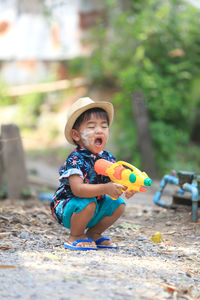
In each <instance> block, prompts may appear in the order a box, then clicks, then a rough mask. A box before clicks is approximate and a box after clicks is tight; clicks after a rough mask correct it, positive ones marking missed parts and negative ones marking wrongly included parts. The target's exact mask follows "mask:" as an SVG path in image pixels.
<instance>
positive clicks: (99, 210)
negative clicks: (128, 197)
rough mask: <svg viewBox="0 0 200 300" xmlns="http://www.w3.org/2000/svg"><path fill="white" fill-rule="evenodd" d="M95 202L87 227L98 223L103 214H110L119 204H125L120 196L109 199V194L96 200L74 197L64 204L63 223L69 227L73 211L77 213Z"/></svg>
mask: <svg viewBox="0 0 200 300" xmlns="http://www.w3.org/2000/svg"><path fill="white" fill-rule="evenodd" d="M91 202H95V204H96V209H95V213H94V215H93V217H92V219H91V220H90V221H89V223H88V224H87V226H86V227H87V228H90V227H93V226H95V225H96V224H98V223H99V222H100V221H101V219H103V218H104V217H105V216H111V215H112V213H113V212H114V211H115V210H116V209H117V208H118V207H119V206H120V205H121V204H125V202H124V200H123V199H122V198H118V199H117V200H113V199H111V198H110V197H109V196H107V195H106V196H105V198H104V199H103V200H100V201H98V202H97V200H96V198H95V197H94V198H78V197H74V198H73V199H71V200H70V201H69V202H68V203H67V204H66V206H65V209H64V213H63V225H64V226H65V227H67V228H70V222H71V217H72V214H73V213H79V212H80V211H82V210H83V209H84V208H85V207H86V206H87V205H88V204H90V203H91ZM125 205H126V204H125Z"/></svg>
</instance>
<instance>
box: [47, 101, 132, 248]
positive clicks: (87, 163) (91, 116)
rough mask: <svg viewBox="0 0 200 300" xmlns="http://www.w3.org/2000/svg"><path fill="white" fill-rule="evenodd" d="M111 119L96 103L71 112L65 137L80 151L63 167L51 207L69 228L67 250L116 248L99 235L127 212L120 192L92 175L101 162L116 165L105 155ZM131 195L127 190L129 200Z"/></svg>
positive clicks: (102, 105)
mask: <svg viewBox="0 0 200 300" xmlns="http://www.w3.org/2000/svg"><path fill="white" fill-rule="evenodd" d="M112 119H113V106H112V104H111V103H109V102H103V101H100V102H94V101H93V100H91V99H90V98H88V97H85V98H80V99H79V100H77V101H76V102H75V103H74V104H73V105H72V106H71V108H70V110H69V113H68V118H67V123H66V126H65V137H66V139H67V141H68V142H69V143H71V144H72V145H76V149H75V150H74V151H73V152H72V153H71V154H70V155H69V156H68V158H67V159H66V161H65V164H64V166H63V167H61V168H60V182H61V183H60V186H59V188H58V190H57V191H56V193H55V195H54V198H53V200H52V202H51V210H52V214H53V216H54V217H55V218H56V219H57V221H58V222H59V223H61V224H63V225H64V226H65V227H67V228H70V236H69V238H68V241H67V242H66V243H65V244H64V247H65V248H67V249H70V250H97V248H116V246H115V245H114V244H113V243H112V241H111V240H110V238H108V237H103V236H102V235H101V234H102V233H103V232H104V231H105V230H106V229H107V228H108V227H110V226H111V225H112V224H113V223H114V222H115V221H116V220H117V219H118V218H119V217H120V216H121V214H122V213H123V212H124V209H125V202H124V200H123V199H122V198H120V195H121V194H122V191H121V190H120V188H119V187H118V186H117V185H115V184H114V183H112V182H110V179H109V178H108V177H106V176H103V175H97V174H96V173H95V171H94V164H95V161H96V160H98V159H100V158H103V159H106V160H108V161H111V162H115V158H114V157H113V155H112V154H111V153H110V152H108V151H105V150H104V147H105V146H106V143H107V140H108V137H109V126H110V124H111V123H112ZM133 194H134V192H132V191H125V196H126V198H130V197H131V196H132V195H133ZM111 197H113V198H115V199H117V200H112V199H111Z"/></svg>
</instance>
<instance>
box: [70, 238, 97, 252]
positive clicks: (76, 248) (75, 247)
mask: <svg viewBox="0 0 200 300" xmlns="http://www.w3.org/2000/svg"><path fill="white" fill-rule="evenodd" d="M80 242H88V243H91V242H92V239H81V240H76V241H74V242H73V243H70V242H65V243H64V247H65V249H69V250H79V251H86V250H97V248H94V247H77V246H76V245H77V244H78V243H80Z"/></svg>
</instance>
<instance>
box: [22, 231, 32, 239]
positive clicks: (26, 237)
mask: <svg viewBox="0 0 200 300" xmlns="http://www.w3.org/2000/svg"><path fill="white" fill-rule="evenodd" d="M29 237H30V235H29V233H28V232H22V233H21V234H20V238H21V239H25V240H27V239H29Z"/></svg>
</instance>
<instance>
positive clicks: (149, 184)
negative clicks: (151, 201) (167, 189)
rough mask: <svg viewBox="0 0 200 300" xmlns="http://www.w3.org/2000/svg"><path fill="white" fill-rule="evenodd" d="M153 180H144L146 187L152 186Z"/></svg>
mask: <svg viewBox="0 0 200 300" xmlns="http://www.w3.org/2000/svg"><path fill="white" fill-rule="evenodd" d="M152 182H153V181H152V179H150V178H146V179H145V180H144V185H145V186H151V185H152Z"/></svg>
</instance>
